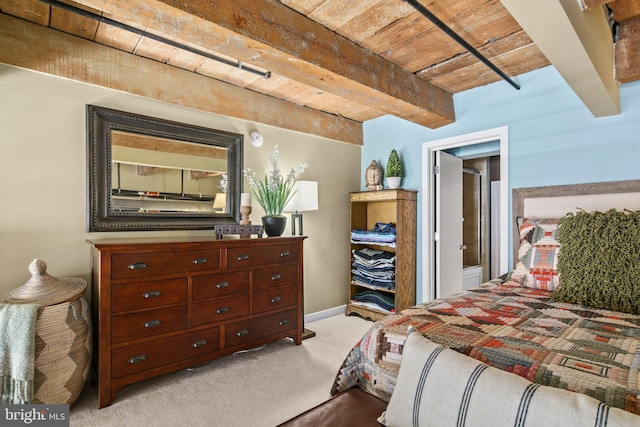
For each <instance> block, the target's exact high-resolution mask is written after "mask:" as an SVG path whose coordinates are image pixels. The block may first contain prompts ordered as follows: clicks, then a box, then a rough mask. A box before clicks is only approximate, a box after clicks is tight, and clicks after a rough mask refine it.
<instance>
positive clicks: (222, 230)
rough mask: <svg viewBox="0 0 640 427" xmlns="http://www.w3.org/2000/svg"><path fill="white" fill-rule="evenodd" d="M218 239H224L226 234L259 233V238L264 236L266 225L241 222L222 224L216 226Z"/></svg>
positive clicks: (247, 234) (246, 234) (249, 234)
mask: <svg viewBox="0 0 640 427" xmlns="http://www.w3.org/2000/svg"><path fill="white" fill-rule="evenodd" d="M214 230H215V232H216V239H222V236H223V235H225V234H238V235H240V236H247V237H249V236H251V235H252V234H257V235H258V238H262V233H263V232H264V227H263V226H262V225H239V224H220V225H216V226H215V228H214Z"/></svg>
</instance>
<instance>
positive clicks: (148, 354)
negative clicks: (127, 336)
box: [111, 327, 220, 378]
mask: <svg viewBox="0 0 640 427" xmlns="http://www.w3.org/2000/svg"><path fill="white" fill-rule="evenodd" d="M219 349H220V330H219V329H218V328H217V327H216V328H210V329H205V330H203V331H196V332H190V333H188V334H183V335H179V336H176V337H171V338H167V339H164V340H161V341H154V342H147V343H143V344H136V345H132V346H128V347H123V348H119V349H117V350H112V351H111V378H119V377H123V376H125V375H130V374H135V373H137V372H141V371H146V370H147V369H151V368H157V367H158V366H163V365H166V364H169V363H173V362H178V361H180V360H186V359H190V358H192V357H197V356H201V355H203V354H208V353H214V352H216V351H218V350H219Z"/></svg>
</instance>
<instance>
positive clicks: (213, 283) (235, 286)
mask: <svg viewBox="0 0 640 427" xmlns="http://www.w3.org/2000/svg"><path fill="white" fill-rule="evenodd" d="M192 283H193V288H192V298H193V300H194V301H197V300H201V299H206V298H216V297H222V296H225V295H233V294H241V293H245V292H249V272H248V271H238V272H237V273H220V274H209V275H206V276H197V277H194V278H193V282H192Z"/></svg>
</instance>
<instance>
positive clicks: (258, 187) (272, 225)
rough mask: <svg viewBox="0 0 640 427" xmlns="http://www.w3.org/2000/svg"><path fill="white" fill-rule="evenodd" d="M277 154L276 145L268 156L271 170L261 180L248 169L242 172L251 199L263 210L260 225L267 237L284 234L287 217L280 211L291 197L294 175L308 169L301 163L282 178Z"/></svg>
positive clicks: (306, 164)
mask: <svg viewBox="0 0 640 427" xmlns="http://www.w3.org/2000/svg"><path fill="white" fill-rule="evenodd" d="M279 154H280V151H279V148H278V146H277V145H276V146H275V147H274V148H273V152H272V153H271V156H269V163H270V164H271V168H270V170H269V172H268V173H267V174H266V175H265V177H264V179H263V180H257V179H256V173H255V172H254V171H252V170H251V169H249V168H247V169H245V170H243V171H242V172H243V173H244V176H245V177H246V178H247V181H248V182H249V187H250V188H251V193H252V194H253V197H254V198H255V199H256V200H257V201H258V204H259V205H260V207H262V209H263V210H264V216H263V217H262V225H263V226H264V231H265V233H266V234H267V236H281V235H282V233H283V232H284V228H285V226H286V225H287V217H286V216H284V215H282V211H283V209H284V207H285V206H286V204H287V202H289V200H290V199H291V197H293V185H294V184H295V182H296V175H297V174H299V173H302V172H304V170H305V169H306V168H308V167H309V164H308V163H301V164H300V166H298V167H297V168H295V169H294V168H291V171H289V173H288V174H287V176H286V177H283V176H282V173H281V171H280V168H279V167H278V155H279Z"/></svg>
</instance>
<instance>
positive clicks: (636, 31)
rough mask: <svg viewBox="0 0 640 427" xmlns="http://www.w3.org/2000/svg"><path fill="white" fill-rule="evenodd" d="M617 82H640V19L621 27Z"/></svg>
mask: <svg viewBox="0 0 640 427" xmlns="http://www.w3.org/2000/svg"><path fill="white" fill-rule="evenodd" d="M616 80H617V81H619V82H620V83H627V82H633V81H636V80H640V18H636V19H634V20H632V21H627V22H625V23H624V24H621V25H620V30H619V32H618V41H617V42H616Z"/></svg>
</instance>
